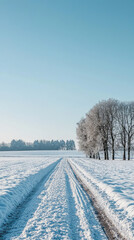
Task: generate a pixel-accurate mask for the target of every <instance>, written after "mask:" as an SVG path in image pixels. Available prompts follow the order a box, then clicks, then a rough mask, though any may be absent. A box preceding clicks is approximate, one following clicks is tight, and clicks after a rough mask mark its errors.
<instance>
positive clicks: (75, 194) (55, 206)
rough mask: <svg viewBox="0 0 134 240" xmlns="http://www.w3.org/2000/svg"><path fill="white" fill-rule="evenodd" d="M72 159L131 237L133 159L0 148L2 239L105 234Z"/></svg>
mask: <svg viewBox="0 0 134 240" xmlns="http://www.w3.org/2000/svg"><path fill="white" fill-rule="evenodd" d="M68 161H69V162H70V163H71V164H72V165H73V167H74V168H75V169H76V171H77V172H78V174H79V175H80V176H81V177H82V178H83V181H85V182H86V183H87V184H88V185H89V187H90V188H91V190H92V191H93V192H94V194H95V195H96V196H97V198H98V199H99V201H100V204H101V205H102V206H103V208H104V209H105V211H106V213H107V215H108V216H109V217H110V218H111V219H112V220H113V221H114V223H116V225H118V228H119V229H121V231H122V232H124V233H125V234H127V235H126V237H127V238H126V239H133V237H134V235H133V231H134V226H133V222H132V221H133V220H134V219H133V218H134V188H133V183H134V161H131V162H125V161H117V160H116V161H99V160H89V159H86V158H85V156H84V155H83V154H82V153H79V152H77V151H68V152H67V151H66V152H64V151H33V152H0V189H1V190H0V228H1V231H0V239H6V240H10V239H29V240H30V239H47V240H49V239H57V240H60V239H70V240H71V239H76V240H79V239H83V240H84V239H85V240H86V239H87V240H90V239H94V240H102V239H107V237H106V235H105V233H104V232H103V229H102V227H101V225H100V223H99V221H98V219H97V217H96V214H95V211H94V209H93V207H92V204H91V202H90V200H89V198H88V196H87V194H86V193H85V191H84V190H83V189H82V187H81V186H80V184H79V182H78V181H77V179H76V178H75V176H74V173H73V172H72V169H71V168H70V166H69V164H68Z"/></svg>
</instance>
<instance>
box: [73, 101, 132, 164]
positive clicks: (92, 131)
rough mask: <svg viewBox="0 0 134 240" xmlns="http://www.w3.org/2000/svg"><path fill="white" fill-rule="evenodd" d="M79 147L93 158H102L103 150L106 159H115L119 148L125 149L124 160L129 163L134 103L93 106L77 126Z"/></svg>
mask: <svg viewBox="0 0 134 240" xmlns="http://www.w3.org/2000/svg"><path fill="white" fill-rule="evenodd" d="M77 137H78V141H79V147H80V149H81V150H82V151H84V152H85V153H86V154H87V155H88V156H90V157H97V158H99V152H100V151H102V150H103V152H104V159H107V160H108V159H109V151H111V153H112V159H113V160H114V159H115V150H116V149H117V147H121V149H123V159H124V160H126V150H127V152H128V160H130V153H131V149H132V147H133V141H134V102H128V103H124V102H119V101H117V100H115V99H108V100H105V101H101V102H99V103H97V104H96V105H95V106H93V108H92V109H90V111H89V112H88V113H87V114H86V117H85V118H83V119H81V121H80V122H79V123H78V124H77Z"/></svg>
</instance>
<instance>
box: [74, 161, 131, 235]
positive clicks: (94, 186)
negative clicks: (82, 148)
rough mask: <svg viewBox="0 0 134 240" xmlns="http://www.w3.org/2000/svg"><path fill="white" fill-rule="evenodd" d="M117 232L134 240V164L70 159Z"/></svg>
mask: <svg viewBox="0 0 134 240" xmlns="http://www.w3.org/2000/svg"><path fill="white" fill-rule="evenodd" d="M70 162H71V163H72V164H73V166H74V167H75V170H76V171H77V173H78V175H80V176H81V178H82V180H83V182H84V183H85V184H86V185H87V186H88V187H89V188H90V189H91V190H92V192H93V193H94V195H95V196H96V198H97V199H98V201H99V202H100V206H101V207H102V208H103V210H104V211H105V212H106V214H107V215H108V216H109V217H110V219H111V220H112V221H113V223H114V224H116V226H117V228H118V229H120V231H121V232H123V233H124V236H126V235H127V239H133V238H134V161H121V160H116V161H112V160H111V161H106V160H101V161H99V160H95V159H86V158H79V159H76V158H75V159H73V158H71V159H70Z"/></svg>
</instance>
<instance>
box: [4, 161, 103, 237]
mask: <svg viewBox="0 0 134 240" xmlns="http://www.w3.org/2000/svg"><path fill="white" fill-rule="evenodd" d="M0 239H5V240H11V239H18V240H20V239H29V240H31V239H47V240H49V239H57V240H60V239H70V240H73V239H74V240H79V239H80V240H81V239H82V240H84V239H85V240H90V239H94V240H102V239H107V238H106V236H105V234H104V232H103V230H102V228H101V226H100V224H99V222H98V220H97V218H96V215H95V213H94V210H93V208H92V206H91V203H90V201H89V198H88V197H87V195H86V193H85V192H84V190H83V189H82V188H81V186H80V185H79V183H78V181H77V180H76V178H75V176H74V174H73V172H72V170H71V168H70V166H69V164H68V162H67V159H66V158H63V159H62V160H60V162H59V163H58V164H57V165H56V166H55V168H54V169H53V171H51V172H50V174H48V175H47V176H46V177H45V178H44V179H42V181H41V182H40V184H39V185H38V188H36V189H34V191H33V193H32V194H31V195H29V197H28V198H27V199H26V201H24V202H23V204H22V205H20V207H18V208H17V212H16V214H15V215H14V216H13V219H12V223H11V224H10V225H9V227H8V228H7V229H6V231H5V233H4V234H3V236H2V237H1V238H0Z"/></svg>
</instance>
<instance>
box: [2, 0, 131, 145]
mask: <svg viewBox="0 0 134 240" xmlns="http://www.w3.org/2000/svg"><path fill="white" fill-rule="evenodd" d="M133 13H134V1H133V0H128V1H127V0H112V1H108V0H92V1H91V0H81V1H80V0H67V1H63V0H38V1H37V0H19V1H18V0H12V1H11V0H1V1H0V142H2V141H5V142H9V141H10V140H12V139H13V138H15V139H19V138H21V139H23V140H25V141H33V140H34V139H52V138H53V139H65V140H66V139H71V138H73V139H74V140H75V139H76V134H75V129H76V123H77V122H78V121H79V120H80V119H81V117H83V116H84V114H85V113H86V112H87V111H88V110H89V109H90V108H91V107H92V106H93V105H94V104H95V103H96V102H98V101H99V100H102V99H108V98H117V99H119V100H126V101H129V100H134V14H133Z"/></svg>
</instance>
